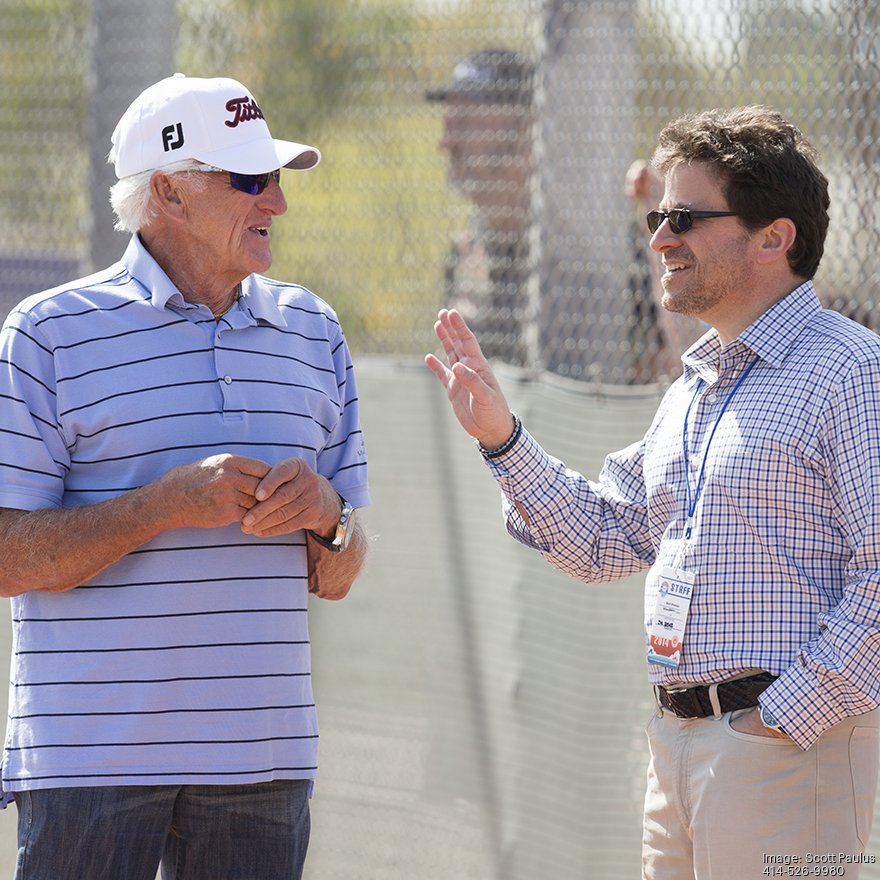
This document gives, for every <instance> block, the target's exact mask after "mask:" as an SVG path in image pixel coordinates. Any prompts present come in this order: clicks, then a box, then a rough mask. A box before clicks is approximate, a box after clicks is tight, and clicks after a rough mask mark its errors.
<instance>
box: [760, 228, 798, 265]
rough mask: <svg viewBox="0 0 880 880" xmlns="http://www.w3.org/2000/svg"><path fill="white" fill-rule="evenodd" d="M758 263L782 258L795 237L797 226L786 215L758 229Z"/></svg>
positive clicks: (772, 261) (789, 248) (771, 261)
mask: <svg viewBox="0 0 880 880" xmlns="http://www.w3.org/2000/svg"><path fill="white" fill-rule="evenodd" d="M758 235H759V236H760V239H759V248H758V256H757V259H758V262H759V263H775V262H776V261H777V260H784V259H785V258H786V256H785V255H786V254H787V253H788V252H789V250H791V247H792V245H793V244H794V241H795V239H796V238H797V227H796V226H795V225H794V223H793V222H792V221H791V220H789V219H788V217H779V218H778V219H776V220H774V221H773V222H772V223H770V224H768V225H767V226H765V227H764V228H763V229H760V230H758Z"/></svg>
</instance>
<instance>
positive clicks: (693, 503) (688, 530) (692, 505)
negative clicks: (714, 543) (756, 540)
mask: <svg viewBox="0 0 880 880" xmlns="http://www.w3.org/2000/svg"><path fill="white" fill-rule="evenodd" d="M756 363H758V358H757V355H756V356H755V357H754V358H753V359H752V361H751V362H750V363H749V365H748V366H747V367H746V368H745V370H743V374H742V376H740V377H739V379H737V380H736V384H735V385H734V386H733V388H732V389H731V391H730V394H728V395H727V399H726V400H725V401H724V405H723V406H722V407H721V412H720V413H718V418H716V419H715V424H714V425H712V431H711V433H710V434H709V439H708V440H707V441H706V449H705V451H704V452H703V463H702V464H701V465H700V473H699V475H698V476H697V485H696V488H695V489H694V493H693V497H691V478H690V468H689V467H688V442H687V439H688V420H689V418H690V414H691V407H692V406H693V405H694V403H695V402H696V399H697V397H698V395H699V393H700V389H699V387H697V390H696V391H694V396H693V397H692V398H691V402H690V403H689V404H688V408H687V412H686V413H685V416H684V430H683V431H682V433H681V444H682V449H683V451H684V484H685V487H686V489H687V524H686V526H685V530H684V536H685V539H686V540H690V537H691V534H692V532H693V521H694V511H695V510H696V509H697V502H698V501H699V500H700V494H701V493H702V491H703V475H704V473H705V471H706V459H707V458H708V457H709V447H710V446H711V445H712V438H713V437H714V436H715V431H716V430H718V425H719V423H720V422H721V417H722V416H723V415H724V413H725V411H726V410H727V407H728V406H729V405H730V401H731V400H733V395H734V394H736V392H737V391H739V386H740V385H742V383H743V382H745V380H746V376H748V375H749V373H750V372H751V369H752V367H754V366H755V364H756Z"/></svg>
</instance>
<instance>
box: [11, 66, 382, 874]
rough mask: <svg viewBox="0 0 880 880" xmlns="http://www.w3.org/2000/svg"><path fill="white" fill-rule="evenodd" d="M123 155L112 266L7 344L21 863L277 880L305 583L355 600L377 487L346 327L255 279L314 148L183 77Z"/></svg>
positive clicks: (307, 706) (297, 746)
mask: <svg viewBox="0 0 880 880" xmlns="http://www.w3.org/2000/svg"><path fill="white" fill-rule="evenodd" d="M112 142H113V147H112V150H111V154H110V156H111V160H112V161H114V163H115V168H116V173H117V177H118V178H119V181H118V182H117V183H116V184H115V185H114V187H113V188H112V191H111V201H112V203H113V207H114V210H115V212H116V214H117V217H118V223H117V227H118V228H120V229H122V230H124V231H128V232H132V233H133V235H132V238H131V240H130V243H129V245H128V248H127V250H126V251H125V253H124V255H123V256H122V259H121V260H120V261H119V262H118V263H115V264H114V265H112V266H110V267H109V268H108V269H105V270H104V271H100V272H97V273H96V274H94V275H92V276H90V277H88V278H83V279H79V280H77V281H72V282H71V283H69V284H65V285H63V286H61V287H58V288H56V289H54V290H50V291H47V292H44V293H40V294H37V295H34V296H32V297H29V298H28V299H26V300H25V301H24V302H22V303H21V304H20V305H19V306H18V307H17V308H16V309H15V310H14V311H13V312H12V313H11V314H10V316H9V318H8V320H7V322H6V324H5V326H4V329H3V331H2V335H0V347H2V365H3V369H2V373H0V375H2V379H0V386H2V387H0V400H2V426H3V427H2V434H3V447H2V450H3V452H2V456H0V459H2V463H0V507H2V510H0V547H2V557H0V559H2V564H0V585H2V592H3V594H4V595H7V596H11V597H12V616H13V620H14V624H13V627H14V634H13V644H14V649H13V657H12V674H11V682H12V684H11V701H10V714H9V721H8V728H7V734H6V748H5V752H4V756H3V776H2V781H3V789H4V793H5V796H6V800H7V802H8V801H9V800H10V799H12V798H14V800H15V801H16V803H17V805H18V809H19V854H18V866H17V873H16V877H18V878H33V880H37V878H40V880H64V878H70V880H82V878H89V880H96V878H107V880H120V878H125V880H136V878H142V880H153V878H154V877H155V875H156V871H157V868H158V866H159V864H160V862H161V865H162V876H163V878H205V880H208V878H211V880H215V878H218V877H222V878H224V880H234V878H248V880H254V878H278V880H281V878H285V880H290V878H298V877H300V876H301V873H302V866H303V861H304V859H305V855H306V848H307V845H308V840H309V824H310V822H309V797H310V795H311V791H312V787H313V784H314V779H315V775H316V766H317V761H316V758H317V743H318V731H317V723H316V715H315V705H314V698H313V695H312V687H311V675H310V651H309V636H308V626H307V611H308V604H309V593H311V594H313V595H315V596H318V597H322V598H327V599H341V598H342V597H344V596H345V595H346V593H347V592H348V590H349V588H350V586H351V584H352V582H353V580H354V579H355V577H356V576H357V574H358V573H359V571H360V570H361V567H362V565H363V562H364V559H365V555H366V550H367V541H366V537H365V534H364V531H363V528H362V526H361V525H359V524H358V523H357V522H356V521H355V518H354V509H355V508H357V507H361V506H364V505H366V504H367V503H368V502H369V493H368V488H367V469H366V458H365V452H364V445H363V440H362V434H361V429H360V425H359V418H358V405H357V392H356V389H355V382H354V377H353V373H352V363H351V357H350V354H349V350H348V347H347V345H346V342H345V338H344V336H343V334H342V330H341V328H340V326H339V322H338V320H337V318H336V315H335V314H334V312H333V310H332V309H331V308H330V306H328V305H327V303H325V302H324V301H323V300H321V299H319V298H318V297H317V296H315V295H314V294H312V293H310V292H309V291H308V290H306V289H305V288H303V287H301V286H299V285H296V284H289V283H283V282H279V281H273V280H270V279H269V278H267V277H265V276H264V275H263V274H261V273H264V272H265V271H267V270H268V269H269V267H270V265H271V263H272V253H271V248H270V234H271V227H272V225H273V223H274V222H275V221H276V220H277V219H278V218H279V217H280V216H281V215H282V214H284V213H285V211H286V210H287V202H286V200H285V197H284V193H283V192H282V189H281V184H280V169H281V168H292V169H308V168H312V167H314V166H315V165H317V164H318V162H319V159H320V154H319V151H318V150H317V149H315V148H314V147H310V146H307V145H304V144H297V143H293V142H289V141H282V140H276V139H274V138H272V137H271V135H270V133H269V129H268V127H267V124H266V122H265V119H264V117H263V113H262V111H261V110H260V108H259V106H258V105H257V103H256V101H255V100H254V98H253V96H252V95H251V94H250V92H249V91H248V90H247V89H246V88H245V87H244V86H243V85H242V84H241V83H238V82H236V81H235V80H231V79H225V78H217V79H197V78H187V77H184V76H183V75H182V74H176V75H175V76H173V77H168V78H167V79H164V80H162V81H160V82H159V83H157V84H155V85H153V86H151V87H150V88H148V89H146V91H144V92H143V93H142V94H141V95H140V96H139V97H138V98H137V99H136V100H135V101H134V102H133V103H132V105H131V106H130V107H129V109H128V110H127V111H126V113H125V114H124V115H123V117H122V119H121V120H120V122H119V124H118V126H117V128H116V131H115V132H114V135H113V138H112Z"/></svg>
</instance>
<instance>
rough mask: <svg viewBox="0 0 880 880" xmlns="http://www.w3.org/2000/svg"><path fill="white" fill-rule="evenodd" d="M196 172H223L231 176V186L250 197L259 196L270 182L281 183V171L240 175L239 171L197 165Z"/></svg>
mask: <svg viewBox="0 0 880 880" xmlns="http://www.w3.org/2000/svg"><path fill="white" fill-rule="evenodd" d="M195 170H196V171H222V172H223V173H224V174H228V175H229V185H230V186H231V187H232V188H233V189H237V190H238V191H239V192H243V193H247V194H248V195H249V196H258V195H259V194H260V193H261V192H262V191H263V190H264V189H265V188H266V187H267V186H268V185H269V181H270V180H274V181H275V183H281V169H280V168H278V169H276V170H275V171H267V172H266V173H265V174H239V173H238V172H237V171H226V169H225V168H217V167H216V166H215V165H196V167H195Z"/></svg>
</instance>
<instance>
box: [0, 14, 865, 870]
mask: <svg viewBox="0 0 880 880" xmlns="http://www.w3.org/2000/svg"><path fill="white" fill-rule="evenodd" d="M878 25H880V8H878V7H877V6H876V4H873V3H870V2H864V0H714V2H709V0H703V2H692V3H675V2H673V0H470V2H468V0H296V2H295V3H292V2H289V0H151V2H150V3H149V4H138V3H132V2H128V0H90V2H89V0H3V2H2V5H0V89H2V91H0V94H2V98H0V229H2V236H0V312H5V311H6V310H7V309H8V308H9V307H11V305H12V304H13V303H14V302H16V301H18V300H19V299H21V298H22V297H24V296H25V295H27V294H29V293H33V292H36V291H38V290H41V289H44V288H47V287H50V286H53V285H55V284H58V283H61V282H63V281H65V280H69V279H71V278H73V277H75V276H77V275H82V274H86V273H88V272H90V271H92V270H94V269H98V268H101V267H103V266H104V265H107V264H109V263H111V262H113V261H114V260H115V259H117V258H118V256H119V255H120V254H121V252H122V250H123V249H124V247H125V238H124V237H123V236H122V235H121V234H119V233H118V232H114V231H113V228H112V227H113V218H112V216H111V214H110V210H109V206H108V202H107V190H108V188H109V185H110V183H111V182H112V169H111V167H110V166H109V165H108V164H107V162H106V155H107V152H108V151H109V146H110V143H109V135H110V132H111V131H112V129H113V127H114V125H115V123H116V120H117V119H118V118H119V116H120V115H121V114H122V112H123V110H124V109H125V107H126V106H127V105H128V104H129V103H130V101H131V100H132V99H133V98H134V97H135V95H136V94H138V93H139V92H140V91H141V90H142V89H143V88H144V87H146V86H147V85H149V84H151V83H152V82H155V81H156V80H158V79H160V78H161V77H163V76H166V75H168V74H169V73H172V72H173V71H175V70H181V71H184V72H185V73H187V74H189V75H193V76H219V75H225V76H232V77H235V78H237V79H239V80H241V81H242V82H244V83H245V84H246V85H248V87H249V88H250V89H251V90H252V91H253V92H254V94H255V95H256V97H257V100H258V101H259V103H260V106H261V108H262V109H263V111H264V113H265V115H266V118H267V121H268V123H269V126H270V129H271V130H272V132H273V134H275V135H276V136H278V137H284V138H289V139H292V140H297V141H301V142H304V143H311V144H315V145H317V146H319V147H320V148H321V150H322V152H323V156H324V158H323V161H322V163H321V165H320V166H319V167H318V168H317V169H316V170H314V171H311V172H308V173H296V174H293V173H289V172H285V175H284V177H283V178H282V183H283V186H284V188H285V193H286V195H287V198H288V201H289V203H290V210H289V213H288V215H287V216H286V217H285V218H282V219H281V220H280V221H279V222H278V223H277V224H276V225H273V228H272V235H273V253H274V255H275V262H274V265H273V267H272V270H271V274H272V275H274V276H276V277H279V278H282V279H284V280H290V281H296V282H299V283H302V284H304V285H305V286H307V287H309V288H310V289H312V290H314V291H315V292H316V293H318V294H319V295H321V296H323V297H325V298H326V299H328V300H329V301H330V302H331V304H332V305H333V306H334V307H335V308H336V309H337V311H338V313H339V315H340V318H341V320H342V323H343V327H344V328H345V330H346V334H347V337H348V339H349V342H350V344H351V346H352V349H353V352H354V355H355V358H356V360H357V361H358V363H359V365H360V370H361V372H362V374H363V378H362V380H361V384H362V392H363V399H364V423H365V429H366V432H367V442H368V449H369V451H370V455H371V462H373V463H374V465H375V466H374V469H373V472H372V476H373V487H374V498H375V502H376V504H375V509H374V511H373V512H371V513H369V514H368V516H371V517H372V519H371V520H370V522H371V524H372V527H373V529H374V530H375V531H376V532H377V533H378V536H377V538H376V549H375V551H374V560H373V563H372V565H371V568H370V571H369V572H368V573H367V575H366V576H365V577H364V578H363V579H362V583H361V584H360V585H359V586H358V587H357V588H356V591H355V595H353V596H352V597H351V598H350V599H349V600H347V602H346V603H343V606H339V607H336V606H333V607H329V608H325V607H320V608H318V609H315V611H316V614H315V626H314V634H313V635H314V638H313V641H314V645H315V652H316V686H317V689H318V699H319V704H320V705H322V706H323V707H324V709H323V714H322V721H323V724H324V733H323V737H324V740H323V741H324V748H323V753H322V760H323V768H324V769H323V770H322V782H321V784H320V785H319V787H318V795H317V797H316V801H315V814H316V830H315V835H316V837H315V848H314V852H313V856H312V860H311V862H310V866H309V871H310V872H311V873H310V874H309V876H310V877H312V878H319V877H328V878H343V877H346V878H347V877H352V878H374V877H375V878H382V880H385V878H396V877H400V878H414V877H418V878H425V880H427V878H434V877H436V878H446V877H450V878H451V877H456V878H460V877H474V878H490V877H492V878H503V880H510V878H533V877H537V876H542V877H553V878H583V877H597V878H611V877H621V878H622V877H631V876H634V875H635V873H636V872H637V871H638V849H639V827H638V822H639V799H640V790H641V777H642V775H643V771H644V755H643V749H642V747H641V743H640V731H639V718H640V717H641V715H643V714H644V713H645V712H647V711H648V708H649V704H648V701H647V698H646V696H645V691H644V683H643V681H644V671H643V668H642V666H643V663H642V661H641V658H640V656H639V651H640V647H641V641H640V640H641V636H640V633H639V625H640V623H639V622H640V612H639V611H638V606H639V602H640V598H639V595H638V593H639V587H638V584H635V585H621V587H620V588H619V590H618V591H616V592H615V593H614V594H613V597H611V596H610V594H609V597H608V598H606V597H603V598H602V600H600V602H599V603H597V604H598V605H602V603H603V602H607V605H605V606H604V608H605V610H604V611H603V612H601V613H602V620H601V621H599V623H598V624H597V622H596V620H595V619H594V618H592V617H591V614H592V613H593V612H594V606H593V605H591V606H590V607H589V608H588V607H587V606H586V605H585V604H584V602H583V592H584V589H585V588H583V587H581V586H579V585H576V584H569V583H568V582H564V581H563V580H561V579H559V578H557V577H556V576H555V575H554V574H553V573H547V572H545V571H544V569H543V566H541V564H540V560H537V561H535V560H533V559H532V557H531V556H529V555H527V554H526V555H523V554H522V552H521V550H522V548H519V547H517V546H515V545H513V543H512V542H510V541H508V539H507V538H506V536H504V535H503V534H502V532H503V530H502V528H501V525H500V522H499V521H498V520H499V517H498V514H497V497H496V495H495V491H494V489H493V487H492V485H491V481H489V480H488V478H486V477H485V476H484V475H482V474H480V473H479V470H480V469H479V467H478V466H477V467H476V470H475V471H473V468H474V467H475V465H474V460H473V458H472V457H469V456H468V453H470V452H472V450H469V449H468V448H467V446H466V444H464V445H462V440H461V438H460V437H459V436H458V435H457V433H455V431H453V430H452V427H454V426H450V424H449V422H448V413H445V412H443V411H442V410H441V409H440V407H441V406H442V401H440V400H439V399H437V398H436V389H434V387H433V385H432V384H431V382H432V381H433V380H432V379H431V377H424V376H423V375H422V374H421V373H420V372H419V370H420V369H422V368H420V367H419V366H418V365H417V358H418V356H420V355H421V353H422V352H424V351H426V350H430V349H432V348H433V347H434V342H433V333H432V325H433V320H434V317H435V315H436V312H437V310H438V308H440V307H442V306H444V305H455V306H457V307H459V308H460V309H461V310H462V311H464V312H465V313H466V314H468V315H469V316H470V317H471V319H472V320H473V322H474V324H475V326H477V327H478V329H479V331H480V334H481V338H482V339H483V340H484V342H485V343H486V346H487V349H488V350H489V351H490V353H491V354H492V355H493V356H494V357H495V358H497V359H498V360H499V361H501V362H506V364H508V365H509V368H508V367H505V369H506V370H507V373H509V375H508V376H507V378H508V380H509V381H511V382H512V384H513V387H514V388H515V389H516V391H515V392H513V393H512V394H511V396H516V395H519V396H520V397H521V398H522V401H521V403H522V407H521V408H522V409H523V411H524V412H526V411H527V412H529V413H530V415H531V421H530V422H529V425H530V427H531V428H532V429H533V431H534V432H535V433H536V434H537V435H538V436H539V438H541V439H546V440H547V441H548V446H549V447H550V448H551V449H552V450H553V451H554V452H555V453H556V454H559V455H560V456H561V457H566V452H567V453H568V456H567V457H566V460H567V461H568V462H569V463H570V464H571V465H572V466H575V467H579V468H582V469H584V470H586V471H587V472H590V473H591V472H593V471H595V469H596V468H597V467H598V465H599V463H600V461H601V453H603V452H605V451H608V450H610V449H612V448H616V447H618V446H620V445H624V444H625V443H627V442H629V441H630V440H632V439H635V438H637V437H638V436H639V432H640V431H641V430H642V429H643V428H644V424H645V421H646V420H647V419H648V418H650V414H651V411H652V409H653V407H654V406H655V403H656V395H657V392H658V390H659V389H661V388H662V387H663V386H664V385H665V384H666V382H667V381H668V379H669V376H670V375H671V374H672V373H674V371H675V369H676V367H675V364H676V362H677V355H678V353H679V351H680V350H681V348H682V347H683V346H684V345H686V344H687V343H688V342H689V341H690V340H691V339H692V338H694V335H695V334H697V333H699V332H700V328H699V326H697V325H695V324H694V323H693V322H689V321H687V320H684V319H679V318H675V317H673V316H670V315H668V314H666V313H664V312H663V311H662V309H659V308H658V305H657V301H656V300H657V292H656V291H657V282H656V274H655V270H656V264H655V263H654V262H653V257H652V255H651V253H650V251H649V249H648V248H647V247H646V237H645V233H644V228H643V226H642V223H643V217H644V213H645V211H646V210H647V209H649V208H651V207H655V206H656V204H657V201H658V199H659V195H658V193H657V189H656V186H657V183H656V181H655V180H653V179H652V176H651V174H650V171H646V170H645V169H644V168H643V167H642V166H641V165H639V160H644V159H646V158H649V157H650V154H651V152H652V149H653V142H654V138H655V136H656V134H657V132H658V131H659V129H660V128H661V127H662V126H663V125H664V124H665V123H666V122H667V121H669V120H670V119H672V118H674V117H676V116H678V115H681V114H682V113H686V112H691V111H696V110H701V109H705V108H708V107H715V106H734V105H738V104H745V103H762V104H768V105H771V106H774V107H776V108H778V109H779V110H781V111H782V112H783V113H784V114H785V115H786V116H788V117H789V118H790V119H792V121H794V122H796V123H797V124H798V125H799V126H800V127H801V128H802V130H803V131H804V133H805V134H806V136H807V137H808V139H810V140H811V141H812V143H813V144H814V146H815V147H816V148H817V150H818V151H819V154H820V165H821V167H822V168H823V170H825V172H826V174H827V175H828V177H829V180H830V183H831V197H832V206H831V216H832V221H831V228H830V232H829V240H828V242H827V246H826V252H825V257H824V259H823V263H822V266H821V268H820V270H819V274H818V276H817V279H816V281H817V288H818V291H819V294H820V296H821V297H822V298H823V300H824V301H825V302H826V303H827V304H828V305H831V306H833V307H835V308H838V309H840V310H842V311H844V312H845V313H847V314H849V315H851V316H852V317H855V318H856V319H857V320H860V321H862V322H863V323H865V324H867V325H868V326H871V327H873V328H874V329H875V330H877V329H878V328H880V305H878V297H877V294H876V293H875V287H876V275H877V271H878V269H877V267H878V260H877V254H878V252H880V240H878V238H880V222H878V220H880V218H878V212H880V207H878V206H880V199H878V198H877V195H876V193H875V189H877V187H878V180H880V178H878V176H877V174H876V169H877V167H878V151H880V132H878V126H880V122H878V119H880V116H878V114H877V112H876V108H875V102H876V101H877V100H878V99H877V95H878V94H880V56H878V51H877V45H878V36H880V27H878ZM412 364H416V366H414V367H411V365H412ZM625 386H626V387H625ZM447 431H449V433H448V435H447ZM472 471H473V479H471V478H470V477H471V474H472ZM618 612H619V613H618ZM585 631H588V633H589V639H587V638H586V636H585V635H584V633H585ZM609 658H612V659H609ZM615 658H616V659H615ZM3 823H4V825H10V824H11V823H10V822H9V820H8V819H7V818H6V817H4V819H3ZM876 837H877V835H875V838H876ZM866 875H867V874H864V875H863V876H866Z"/></svg>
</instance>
